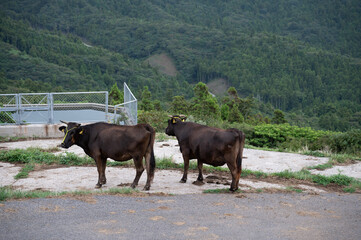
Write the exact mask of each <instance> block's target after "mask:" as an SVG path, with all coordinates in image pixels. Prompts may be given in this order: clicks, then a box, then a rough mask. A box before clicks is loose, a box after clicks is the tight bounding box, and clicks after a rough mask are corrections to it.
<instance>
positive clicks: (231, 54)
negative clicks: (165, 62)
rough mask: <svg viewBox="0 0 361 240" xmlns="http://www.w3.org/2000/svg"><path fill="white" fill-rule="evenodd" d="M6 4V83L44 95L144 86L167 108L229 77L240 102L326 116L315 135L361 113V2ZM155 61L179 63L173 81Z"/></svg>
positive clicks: (9, 0)
mask: <svg viewBox="0 0 361 240" xmlns="http://www.w3.org/2000/svg"><path fill="white" fill-rule="evenodd" d="M0 7H1V9H2V10H1V12H0V13H1V31H0V34H1V39H2V44H0V47H1V54H2V57H3V58H2V60H1V62H0V64H1V74H0V80H1V79H2V80H1V82H2V84H3V86H4V82H6V84H5V85H6V86H12V85H11V84H10V80H16V81H20V79H23V80H22V81H25V80H26V79H27V81H28V82H29V80H30V81H33V82H34V84H35V83H37V84H38V83H40V85H42V86H44V87H47V88H48V89H53V88H54V89H59V87H60V86H61V87H62V88H63V89H64V90H71V91H73V90H74V91H78V90H98V89H99V90H100V89H101V90H106V89H109V88H110V86H111V85H112V84H113V83H114V82H117V83H118V85H119V86H120V85H121V83H122V82H124V81H126V82H127V83H129V84H130V86H131V87H132V88H133V89H135V92H136V94H137V95H138V96H140V91H141V90H142V89H143V87H144V86H146V85H147V86H149V89H150V90H151V92H152V95H153V97H154V98H156V99H160V100H162V101H163V102H164V101H168V100H171V98H172V96H175V95H185V96H186V97H190V96H191V95H192V90H191V87H190V84H194V83H197V82H199V81H202V82H205V83H208V82H211V81H213V80H214V79H218V78H221V79H224V80H225V81H226V83H227V85H229V86H234V87H235V88H236V89H237V91H238V92H239V94H240V95H241V96H242V97H247V96H250V95H251V96H254V97H255V98H257V99H258V100H260V101H261V102H264V103H269V104H272V106H273V107H274V108H279V109H282V110H283V111H287V112H290V113H293V114H296V115H297V116H302V119H303V120H302V121H308V120H307V119H318V120H319V121H318V120H316V123H314V124H313V126H316V127H321V128H325V129H332V130H345V129H348V128H349V127H350V126H349V119H353V118H354V116H358V115H359V112H361V60H360V57H361V30H360V28H359V26H360V25H361V15H360V14H359V13H360V12H361V2H360V1H356V0H346V1H336V0H329V1H326V2H325V1H321V2H319V1H309V0H306V1H292V0H288V1H286V0H274V1H261V0H257V1H251V0H227V1H221V0H196V1H194V0H184V1H176V0H170V1H161V0H149V1H110V0H98V1H94V0H80V1H65V0H58V1H50V0H49V1H46V0H32V1H30V0H25V1H24V0H23V1H20V0H3V1H1V3H0ZM83 42H86V43H87V44H88V45H89V46H92V47H89V46H86V45H84V43H83ZM159 55H162V56H167V57H169V58H170V59H172V60H173V61H174V64H175V67H176V72H177V75H176V76H172V75H169V74H162V73H161V71H158V70H157V69H162V67H161V66H157V67H156V68H152V67H150V66H149V64H148V63H147V61H146V60H147V59H152V56H159ZM15 58H16V59H15ZM153 59H154V58H153ZM26 69H28V70H26ZM29 69H31V70H29ZM44 69H47V71H45V70H44ZM174 72H175V71H174ZM41 83H43V84H41ZM45 83H46V84H45ZM19 85H21V84H18V85H14V86H19ZM26 85H27V84H25V85H24V86H26ZM1 89H2V91H3V92H9V91H10V90H11V89H15V88H7V90H3V89H6V88H1ZM33 89H39V88H33ZM33 89H29V90H30V91H33ZM259 110H261V111H263V112H267V111H264V110H262V109H259ZM312 121H313V122H315V120H312ZM335 122H336V124H335Z"/></svg>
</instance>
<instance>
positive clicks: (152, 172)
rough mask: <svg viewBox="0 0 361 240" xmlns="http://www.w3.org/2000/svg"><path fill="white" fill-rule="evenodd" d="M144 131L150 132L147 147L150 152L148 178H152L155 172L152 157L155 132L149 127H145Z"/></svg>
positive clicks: (153, 158)
mask: <svg viewBox="0 0 361 240" xmlns="http://www.w3.org/2000/svg"><path fill="white" fill-rule="evenodd" d="M146 129H147V130H148V131H149V132H150V134H151V135H150V141H149V145H148V149H149V148H150V150H151V152H150V163H149V165H150V169H149V171H150V176H152V178H153V176H154V171H155V157H154V142H155V131H154V128H152V127H151V126H150V125H148V124H147V125H146Z"/></svg>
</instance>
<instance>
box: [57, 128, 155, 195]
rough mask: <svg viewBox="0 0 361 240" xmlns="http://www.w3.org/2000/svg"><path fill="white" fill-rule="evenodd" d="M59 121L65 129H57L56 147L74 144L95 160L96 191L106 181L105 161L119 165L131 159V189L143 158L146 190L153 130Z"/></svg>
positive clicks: (151, 164) (152, 165)
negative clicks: (58, 141) (59, 136)
mask: <svg viewBox="0 0 361 240" xmlns="http://www.w3.org/2000/svg"><path fill="white" fill-rule="evenodd" d="M61 122H62V123H64V124H66V125H67V126H61V127H59V130H60V131H62V132H64V139H63V142H62V143H61V145H60V146H61V147H63V148H69V147H71V146H72V145H74V144H75V145H78V146H79V147H81V148H82V149H83V150H84V152H85V153H86V154H87V155H88V156H89V157H91V158H93V159H94V160H95V163H96V165H97V169H98V183H97V184H96V188H100V187H101V186H102V185H103V184H105V183H106V181H107V180H106V177H105V167H106V161H107V158H111V159H113V160H115V161H121V162H122V161H127V160H130V159H133V161H134V165H135V168H136V176H135V178H134V181H133V183H132V185H131V187H132V188H135V187H136V186H137V185H138V181H139V179H140V177H141V175H142V173H143V171H144V166H143V157H144V158H145V165H146V170H147V182H146V185H145V187H144V190H149V189H150V184H151V182H152V180H153V177H154V171H155V158H154V151H153V146H154V140H155V131H154V129H153V128H152V127H151V126H150V125H148V124H138V125H135V126H121V125H115V124H108V123H104V122H98V123H93V124H88V125H81V124H79V123H75V122H65V121H61Z"/></svg>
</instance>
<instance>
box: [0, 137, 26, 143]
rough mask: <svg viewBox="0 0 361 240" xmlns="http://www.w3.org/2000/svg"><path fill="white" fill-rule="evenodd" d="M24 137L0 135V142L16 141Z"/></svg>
mask: <svg viewBox="0 0 361 240" xmlns="http://www.w3.org/2000/svg"><path fill="white" fill-rule="evenodd" d="M26 139H27V138H26V137H3V136H0V142H17V141H21V140H26Z"/></svg>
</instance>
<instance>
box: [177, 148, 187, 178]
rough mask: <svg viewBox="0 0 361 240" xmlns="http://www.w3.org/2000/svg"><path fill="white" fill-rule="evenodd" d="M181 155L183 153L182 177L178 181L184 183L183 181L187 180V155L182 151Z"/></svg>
mask: <svg viewBox="0 0 361 240" xmlns="http://www.w3.org/2000/svg"><path fill="white" fill-rule="evenodd" d="M182 155H183V161H184V172H183V177H182V178H181V180H180V181H179V182H181V183H185V182H187V175H188V168H189V157H188V154H185V153H184V152H182Z"/></svg>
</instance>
